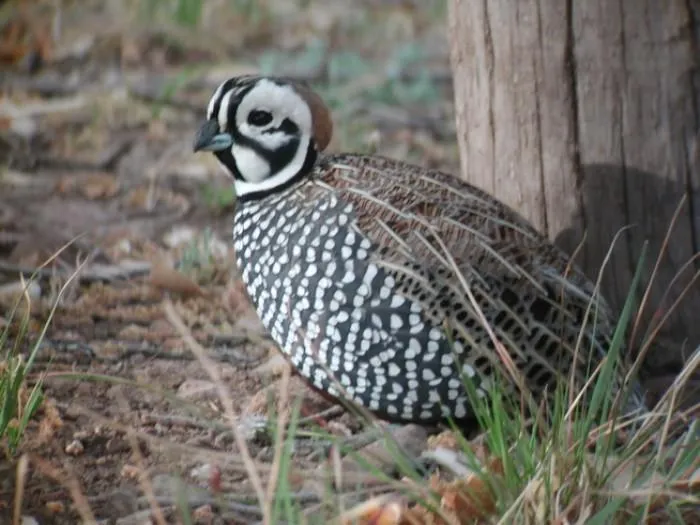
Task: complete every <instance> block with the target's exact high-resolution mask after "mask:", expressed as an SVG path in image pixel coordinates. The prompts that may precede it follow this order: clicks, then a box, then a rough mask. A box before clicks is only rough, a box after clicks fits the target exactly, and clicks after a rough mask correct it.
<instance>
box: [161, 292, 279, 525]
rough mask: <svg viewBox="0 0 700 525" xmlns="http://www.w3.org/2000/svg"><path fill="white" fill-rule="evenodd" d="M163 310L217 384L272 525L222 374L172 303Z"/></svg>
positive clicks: (239, 446)
mask: <svg viewBox="0 0 700 525" xmlns="http://www.w3.org/2000/svg"><path fill="white" fill-rule="evenodd" d="M163 308H164V310H165V315H166V317H167V318H168V321H170V323H171V324H172V325H173V327H174V328H175V329H176V330H177V331H178V333H179V334H180V336H181V337H182V339H183V341H184V342H185V344H187V346H188V347H189V349H190V350H191V351H192V353H193V354H194V355H195V356H196V357H197V359H198V360H199V362H200V363H201V364H202V366H203V367H204V369H205V370H206V372H207V374H209V377H211V378H212V380H213V381H214V383H215V384H216V389H217V393H218V395H219V399H220V401H221V404H222V405H223V407H224V413H225V414H226V417H227V418H228V420H229V422H230V424H231V432H232V434H233V437H234V439H235V441H236V446H237V447H238V452H239V453H240V455H241V459H242V460H243V464H244V465H245V468H246V472H247V474H248V477H249V479H250V483H251V485H253V490H255V495H256V497H257V499H258V503H259V504H260V507H261V509H262V512H263V522H264V523H265V524H271V519H272V518H271V516H270V514H269V511H270V509H269V508H268V506H267V505H266V498H265V490H264V488H263V483H262V480H261V479H260V475H259V474H258V471H257V469H256V468H255V463H254V462H253V457H252V456H251V455H250V450H249V449H248V445H247V443H246V441H245V437H244V436H243V434H242V433H241V431H240V430H239V429H238V427H236V424H235V421H236V419H237V417H236V411H235V409H234V408H233V401H232V400H231V396H230V395H229V393H228V391H227V390H226V387H225V386H224V384H223V382H222V380H221V374H220V373H219V369H218V368H217V366H216V364H215V363H214V362H213V361H212V360H211V359H209V358H208V357H207V355H206V352H205V351H204V348H202V346H201V345H200V344H199V343H198V342H197V341H196V340H195V338H194V337H193V336H192V333H191V332H190V330H189V329H188V328H187V327H186V326H185V323H184V322H183V321H182V319H181V318H180V316H179V315H178V314H177V312H176V311H175V308H174V306H173V304H172V302H170V301H166V302H165V303H164V304H163Z"/></svg>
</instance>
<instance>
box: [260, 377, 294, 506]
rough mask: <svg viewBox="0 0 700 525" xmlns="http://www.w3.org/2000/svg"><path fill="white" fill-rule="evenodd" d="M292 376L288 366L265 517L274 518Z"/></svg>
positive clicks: (282, 391)
mask: <svg viewBox="0 0 700 525" xmlns="http://www.w3.org/2000/svg"><path fill="white" fill-rule="evenodd" d="M291 376H292V370H291V365H290V364H289V363H287V364H286V366H285V367H284V369H283V371H282V380H281V383H280V396H279V400H278V404H277V432H276V436H275V452H274V457H273V459H272V467H271V468H270V478H269V480H268V482H267V493H266V495H265V507H266V512H265V515H267V516H272V511H273V506H274V504H275V488H276V487H277V482H278V479H279V471H280V464H281V461H282V452H283V450H284V433H285V426H286V424H287V420H288V419H289V408H290V407H289V379H290V378H291Z"/></svg>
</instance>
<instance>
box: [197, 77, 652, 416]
mask: <svg viewBox="0 0 700 525" xmlns="http://www.w3.org/2000/svg"><path fill="white" fill-rule="evenodd" d="M331 133H332V121H331V118H330V113H329V111H328V109H327V108H326V106H325V105H324V104H323V101H322V100H321V99H320V98H319V97H318V96H317V95H316V94H315V93H314V92H313V91H311V90H310V89H309V88H307V87H306V86H303V85H300V84H298V83H295V82H293V81H289V80H286V79H282V78H276V77H264V76H241V77H235V78H232V79H230V80H228V81H226V82H224V83H223V84H221V85H220V86H219V87H218V89H217V90H216V92H215V93H214V95H213V96H212V98H211V101H210V103H209V106H208V109H207V121H206V123H204V125H203V126H202V127H201V129H200V130H199V133H198V135H197V137H196V139H195V150H196V151H198V150H208V151H212V152H214V154H215V155H216V156H217V157H218V159H219V161H220V162H221V164H222V165H223V167H224V168H225V169H226V170H227V171H228V173H230V174H231V175H232V176H233V179H234V185H235V188H236V192H237V197H238V203H237V206H236V211H235V219H234V231H233V238H234V244H235V250H236V256H237V264H238V266H239V268H240V270H241V274H242V278H243V281H244V283H245V285H246V287H247V291H248V294H249V296H250V298H251V300H252V303H253V304H254V306H255V308H256V310H257V313H258V315H259V316H260V318H261V320H262V322H263V324H264V326H265V328H266V329H267V330H268V331H269V333H270V334H271V336H272V338H273V339H274V340H275V341H276V343H277V344H278V345H279V346H280V348H281V350H282V352H284V353H285V354H286V355H287V356H288V358H289V359H290V361H291V362H292V364H293V365H294V367H295V368H296V370H297V371H298V372H299V373H300V374H301V375H302V376H303V377H304V378H305V379H306V380H308V381H309V382H310V383H311V384H312V385H313V386H314V387H316V388H317V389H319V390H321V391H323V392H325V393H327V394H330V395H331V396H334V397H343V396H348V397H350V398H351V400H352V401H354V402H356V403H359V404H360V405H362V406H364V407H367V408H368V409H369V410H371V411H372V412H374V413H375V414H376V415H378V416H379V417H382V418H384V419H388V420H392V421H402V422H409V421H411V422H423V423H435V422H438V421H441V420H443V419H444V418H445V417H446V416H450V417H453V418H454V419H456V420H468V419H471V418H472V416H473V414H472V413H471V411H470V407H469V403H468V398H467V394H466V392H465V390H464V388H463V382H462V377H461V374H466V375H467V376H469V377H471V378H472V379H473V381H474V382H475V384H476V385H477V387H478V388H477V393H478V394H479V395H482V396H484V395H486V394H487V391H488V389H489V387H490V383H491V382H492V377H493V371H494V367H495V366H497V362H498V360H499V355H498V352H497V351H496V346H495V345H494V342H493V339H492V337H491V336H490V335H489V333H488V331H487V330H486V329H485V328H484V326H483V323H482V322H481V321H480V319H481V314H483V316H484V317H485V318H486V320H487V321H488V324H489V325H490V326H491V327H492V328H493V331H494V335H495V337H496V338H497V339H498V340H499V341H500V342H501V343H502V344H503V346H504V348H505V349H506V350H507V352H508V354H509V356H510V358H511V359H512V361H513V363H514V364H515V365H516V367H517V368H518V369H519V370H520V371H521V372H522V373H523V375H524V377H525V379H526V381H527V384H528V386H529V387H530V389H531V390H532V391H533V392H535V393H536V394H541V393H542V392H545V391H547V392H551V391H552V390H553V389H554V385H555V383H556V381H558V380H559V379H561V378H564V379H565V380H567V381H568V380H569V376H570V374H571V373H572V372H573V373H574V377H575V378H576V379H577V381H578V384H579V385H582V384H583V383H584V382H585V380H586V379H587V378H588V377H589V375H590V373H591V371H592V370H593V369H594V368H595V366H596V365H597V364H599V363H600V361H601V359H602V358H603V357H604V356H605V354H606V349H607V347H608V345H609V342H610V338H611V335H612V331H613V329H614V324H615V318H614V316H613V314H612V312H611V311H610V309H609V308H608V306H607V305H606V303H605V302H604V300H603V299H601V298H599V297H595V298H594V296H595V294H594V286H593V284H592V283H591V282H590V281H589V280H588V279H587V278H586V277H585V276H584V275H583V274H582V273H581V272H580V271H579V270H578V269H576V268H575V267H571V266H570V264H569V260H568V258H567V257H566V256H565V255H564V254H563V253H562V252H560V251H559V250H558V249H556V248H555V247H554V246H553V245H551V243H550V242H549V241H548V240H547V239H546V238H544V237H543V236H542V235H540V234H539V233H538V232H537V231H536V230H534V228H533V227H532V226H531V225H530V224H529V223H528V222H527V221H525V220H524V219H523V218H522V217H521V216H520V215H518V214H517V213H516V212H514V211H513V210H512V209H510V208H508V207H507V206H505V205H504V204H502V203H501V202H499V201H497V200H496V199H494V198H493V197H491V196H489V195H488V194H486V193H485V192H483V191H481V190H479V189H477V188H475V187H473V186H471V185H469V184H468V183H466V182H465V181H463V180H460V179H458V178H457V177H454V176H451V175H448V174H445V173H441V172H437V171H431V170H426V169H423V168H420V167H417V166H413V165H410V164H406V163H402V162H399V161H394V160H390V159H387V158H382V157H377V156H365V155H354V154H337V155H322V154H321V153H320V152H321V151H322V150H324V149H325V148H326V146H327V145H328V143H329V141H330V138H331ZM467 289H468V290H469V292H471V295H472V298H473V299H474V300H475V302H476V303H477V305H478V308H475V307H474V303H473V302H472V300H471V299H470V297H469V293H468V291H467ZM592 298H594V299H592ZM591 301H593V304H594V305H595V306H594V307H593V308H592V309H591V313H590V316H589V320H588V322H587V323H584V319H585V317H586V311H587V308H588V307H589V303H591ZM479 310H480V311H481V313H479ZM594 318H595V320H594ZM580 336H581V337H580ZM577 345H578V351H577V350H576V348H577ZM574 361H575V362H574ZM626 371H627V370H626V368H624V367H623V369H622V372H621V374H620V376H619V377H618V378H617V379H616V386H615V388H613V392H614V391H616V390H617V389H618V388H619V387H620V386H621V385H622V378H623V374H624V373H625V372H626ZM339 386H340V387H342V388H338V387H339ZM628 387H629V388H631V390H632V393H631V395H630V396H629V402H628V405H629V407H628V411H632V410H636V409H643V408H644V403H643V400H642V396H641V393H640V389H639V386H638V384H636V383H634V384H632V385H628Z"/></svg>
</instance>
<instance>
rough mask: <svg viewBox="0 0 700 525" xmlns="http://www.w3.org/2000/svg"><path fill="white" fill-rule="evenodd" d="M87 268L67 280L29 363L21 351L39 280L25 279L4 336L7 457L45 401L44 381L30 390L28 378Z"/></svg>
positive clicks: (0, 358) (2, 408)
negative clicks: (69, 289)
mask: <svg viewBox="0 0 700 525" xmlns="http://www.w3.org/2000/svg"><path fill="white" fill-rule="evenodd" d="M71 242H72V241H71ZM69 244H70V242H69V243H67V244H66V245H64V246H63V247H62V248H60V249H59V250H58V251H57V252H56V253H55V254H54V255H53V256H51V258H49V259H48V260H47V261H46V262H45V263H44V264H43V265H42V266H41V267H40V268H39V269H38V270H37V272H38V271H39V270H40V269H42V268H43V267H44V266H46V265H47V264H49V263H50V262H51V261H52V260H53V259H55V258H56V257H57V256H58V255H59V254H60V253H61V252H62V251H63V250H64V249H65V248H66V247H68V245H69ZM86 261H87V260H86ZM84 264H85V262H83V263H82V264H81V265H80V266H79V267H78V268H77V269H76V271H75V273H74V274H73V275H72V276H71V277H70V278H68V279H67V280H66V283H65V284H64V285H63V286H62V287H61V289H60V290H59V292H58V294H57V296H56V299H55V301H54V305H53V307H52V309H51V311H50V312H49V315H48V318H47V320H46V322H45V323H44V325H43V327H42V329H41V332H40V333H39V334H38V337H37V338H36V340H35V341H34V342H33V343H32V346H31V347H30V351H29V354H28V357H27V358H26V359H25V358H24V357H23V356H22V355H21V354H20V349H21V347H22V345H23V344H24V343H25V342H26V341H27V338H28V335H29V326H30V321H31V311H32V309H31V306H32V304H31V297H30V295H29V293H28V290H29V286H31V284H32V283H33V282H34V281H35V279H36V273H35V274H34V275H32V276H31V277H30V279H29V281H27V282H25V281H24V279H22V284H23V293H22V294H21V295H20V296H19V297H17V299H16V300H15V302H14V305H13V307H12V309H11V310H10V311H9V313H8V315H7V318H6V319H5V321H6V325H5V328H4V329H3V331H2V333H0V445H2V446H3V449H4V451H5V453H6V454H9V455H13V454H15V452H16V451H17V449H18V447H19V445H20V444H21V441H22V438H23V436H24V433H25V431H26V429H27V425H28V424H29V421H30V420H31V419H32V417H33V416H34V415H35V414H36V412H37V410H38V409H39V407H40V406H41V404H42V402H43V400H44V395H43V389H42V386H43V377H39V379H38V380H37V381H36V382H35V383H34V385H33V386H31V387H30V386H29V385H28V376H29V373H30V371H31V370H32V367H33V365H34V361H35V360H36V357H37V354H38V352H39V348H40V347H41V344H42V342H43V341H44V338H45V336H46V332H47V330H48V328H49V325H50V323H51V320H52V319H53V316H54V313H55V311H56V308H57V307H58V304H59V301H60V299H61V297H62V296H63V293H64V292H65V290H66V289H67V287H68V286H69V285H70V284H71V282H72V281H73V279H74V278H75V276H76V275H77V274H78V273H79V272H80V270H81V269H82V267H83V265H84ZM18 316H20V318H19V319H17V317H18ZM15 321H17V322H18V329H17V331H16V333H15V334H14V338H13V339H14V340H11V336H12V333H11V332H12V330H13V327H14V326H15V325H16V324H17V323H15Z"/></svg>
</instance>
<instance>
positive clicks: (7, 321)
mask: <svg viewBox="0 0 700 525" xmlns="http://www.w3.org/2000/svg"><path fill="white" fill-rule="evenodd" d="M428 4H431V3H430V2H412V1H409V0H406V1H394V0H364V1H358V2H352V3H351V2H346V1H342V0H337V1H336V0H331V1H316V0H307V1H302V0H299V1H294V2H292V1H286V0H266V1H255V0H207V2H202V1H201V0H189V1H187V0H150V1H149V0H143V1H121V0H85V1H69V0H62V1H61V0H57V1H50V0H35V1H33V0H14V1H13V0H10V1H6V2H4V3H2V4H0V68H1V69H0V79H2V80H1V84H0V87H1V88H2V93H1V98H0V312H1V313H3V315H2V316H0V331H1V333H2V334H3V335H2V337H1V338H0V343H2V346H1V348H2V352H3V361H1V362H0V405H2V408H0V437H2V440H1V441H0V442H1V443H2V444H3V456H2V458H0V522H2V523H10V522H12V520H13V519H19V517H20V516H26V517H30V516H31V517H33V518H35V519H36V520H37V521H39V522H40V523H57V524H64V523H65V524H69V523H78V522H93V521H97V522H100V523H119V524H122V525H125V524H132V523H133V524H137V523H256V522H265V523H278V522H279V523H303V522H309V523H326V522H328V521H329V520H330V519H338V521H339V522H340V523H367V524H369V523H376V524H379V523H382V524H390V523H396V524H398V523H401V524H404V523H405V524H409V523H416V524H433V523H434V524H442V523H449V524H455V523H471V522H483V523H487V522H488V523H490V522H494V523H495V522H498V521H499V520H500V522H502V523H549V522H552V523H555V522H556V523H601V524H603V523H614V522H620V523H627V522H647V523H651V522H657V523H662V522H667V521H674V522H686V523H691V522H693V520H696V521H695V522H698V523H700V517H699V516H698V515H697V514H695V515H692V514H691V512H692V509H693V508H694V507H695V508H697V506H698V504H700V500H699V499H698V488H699V486H700V478H699V477H698V476H699V475H700V471H699V470H698V460H697V456H698V452H700V450H699V445H698V441H697V438H696V436H697V434H696V432H697V428H696V427H693V428H692V429H691V430H692V432H691V433H688V434H686V435H685V437H682V438H681V439H679V440H676V441H674V442H673V444H670V440H667V439H666V438H667V434H668V432H669V430H670V429H671V427H672V425H671V423H672V421H671V419H670V418H666V416H667V415H668V414H670V413H671V412H672V411H673V406H674V405H673V402H675V401H676V398H675V395H676V391H675V390H674V391H672V392H671V394H670V396H669V397H670V398H671V399H670V402H669V404H667V405H666V406H665V407H666V408H665V409H664V410H665V411H662V412H661V414H660V415H661V419H660V421H659V422H657V423H655V424H654V425H655V426H656V427H657V429H658V428H661V429H662V432H663V434H660V433H659V432H657V436H659V435H661V436H662V439H661V443H660V444H659V445H658V446H657V447H656V448H653V447H651V448H652V450H651V452H650V451H649V450H650V447H649V446H648V441H649V440H648V439H647V438H648V435H642V434H640V435H639V436H637V439H635V440H633V441H632V442H630V444H629V445H628V447H627V448H626V449H625V450H624V451H622V452H620V451H619V450H617V451H615V452H613V451H612V450H610V447H609V443H608V440H607V439H600V440H599V441H598V443H597V445H596V446H595V447H594V448H590V447H587V446H586V445H587V444H589V441H590V436H591V435H594V434H596V428H597V427H598V426H599V423H601V422H604V421H608V420H609V419H610V418H609V417H608V410H609V407H606V406H601V407H600V410H599V411H598V412H596V413H591V414H590V415H589V416H586V417H584V418H583V424H582V425H578V426H577V425H574V424H572V423H571V422H570V418H569V416H568V415H567V411H568V408H569V406H568V404H567V403H566V402H564V400H566V399H568V398H567V396H565V395H564V394H562V396H561V400H562V402H561V403H560V406H558V407H554V408H553V409H552V410H551V413H550V414H549V415H550V416H551V417H550V423H548V424H547V425H545V426H542V427H537V428H535V429H534V430H533V431H532V432H531V433H524V432H523V427H524V424H523V422H522V421H521V420H520V418H519V415H518V414H519V410H518V408H517V407H515V406H511V405H510V404H509V402H508V401H507V400H502V399H499V398H498V397H496V398H495V399H494V400H493V404H492V405H483V406H482V407H481V409H480V413H481V414H482V417H483V423H484V425H485V426H486V427H487V428H490V429H491V432H490V433H489V434H488V435H486V436H480V437H478V438H476V439H474V440H473V441H470V442H466V441H464V439H463V438H462V437H460V436H459V435H457V434H454V433H452V432H450V431H449V430H448V431H445V432H443V433H440V434H438V435H437V436H430V437H428V433H427V431H426V430H425V429H422V428H418V427H414V426H407V427H402V428H395V427H389V426H386V425H383V424H381V423H378V422H376V421H370V422H364V421H363V418H362V417H358V416H357V415H354V414H352V413H350V412H347V411H345V410H343V409H341V408H339V407H334V406H329V405H328V404H327V403H326V402H325V401H324V400H323V399H321V398H318V397H316V396H315V395H314V394H313V393H311V392H310V391H309V390H308V389H306V388H305V387H304V385H303V384H302V383H301V382H300V381H299V380H298V379H297V378H294V377H290V374H289V371H288V370H287V369H286V366H285V365H284V364H283V363H280V361H279V359H278V357H277V353H276V350H275V349H274V347H273V345H272V343H271V342H270V341H269V340H268V339H267V338H266V336H265V334H264V332H263V331H262V328H261V326H260V324H259V322H258V321H257V319H256V317H255V315H254V312H253V311H252V309H251V308H250V306H249V305H248V304H247V303H246V300H245V299H244V296H243V292H242V288H241V285H240V282H239V281H238V279H237V276H236V275H235V273H234V271H233V265H232V254H231V243H230V242H229V235H230V233H229V230H230V224H229V222H230V210H231V205H232V198H233V195H232V193H231V190H230V188H229V186H228V185H227V181H226V180H225V179H224V178H223V177H221V174H220V173H219V172H218V170H217V167H216V166H215V165H214V164H213V162H212V159H211V158H209V157H208V156H194V155H193V154H192V153H191V140H192V135H193V132H194V130H195V129H196V124H197V121H198V119H199V118H200V117H201V115H202V113H203V109H204V107H205V106H206V102H207V100H208V97H209V95H210V93H211V92H212V91H213V89H214V88H215V87H216V85H217V84H218V83H219V82H220V81H221V80H222V79H224V78H226V77H228V76H230V75H231V74H234V73H243V72H250V71H263V72H274V73H277V74H285V75H290V76H295V77H299V78H303V79H306V80H308V81H310V82H312V83H313V84H314V86H315V87H316V88H317V89H318V90H319V92H320V93H321V94H322V95H323V96H324V98H325V99H326V100H327V101H328V103H329V104H330V105H331V107H332V109H333V112H334V117H335V119H336V123H337V125H336V134H335V137H334V140H333V142H332V145H331V148H332V149H334V150H355V151H367V152H379V153H381V154H384V155H388V156H393V157H398V158H403V159H409V160H411V161H413V162H416V163H420V164H423V165H425V166H430V167H437V168H441V169H445V170H450V171H456V170H457V167H458V159H457V153H456V151H457V150H456V147H455V145H454V143H453V141H454V138H453V127H454V124H453V121H452V108H451V103H452V98H451V93H450V72H449V64H448V59H447V42H446V41H445V33H446V31H445V27H444V6H443V5H442V2H433V3H432V4H434V5H430V6H429V5H428ZM628 314H629V315H630V316H633V310H632V305H630V310H629V312H628ZM698 359H700V358H698V357H697V356H696V358H695V359H694V360H693V359H691V361H690V362H689V365H688V367H689V368H688V369H689V371H692V367H693V366H695V367H696V366H697V361H698ZM611 366H612V365H611ZM605 373H606V370H602V371H601V377H603V378H604V377H605ZM683 380H684V377H683V376H682V377H681V378H680V380H679V381H680V382H681V383H682V382H683ZM603 384H604V380H601V381H598V383H597V385H596V386H600V385H603ZM601 405H605V404H604V403H601ZM680 415H682V414H680ZM675 416H679V414H678V413H675V415H674V417H675ZM16 523H19V521H17V522H16Z"/></svg>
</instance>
